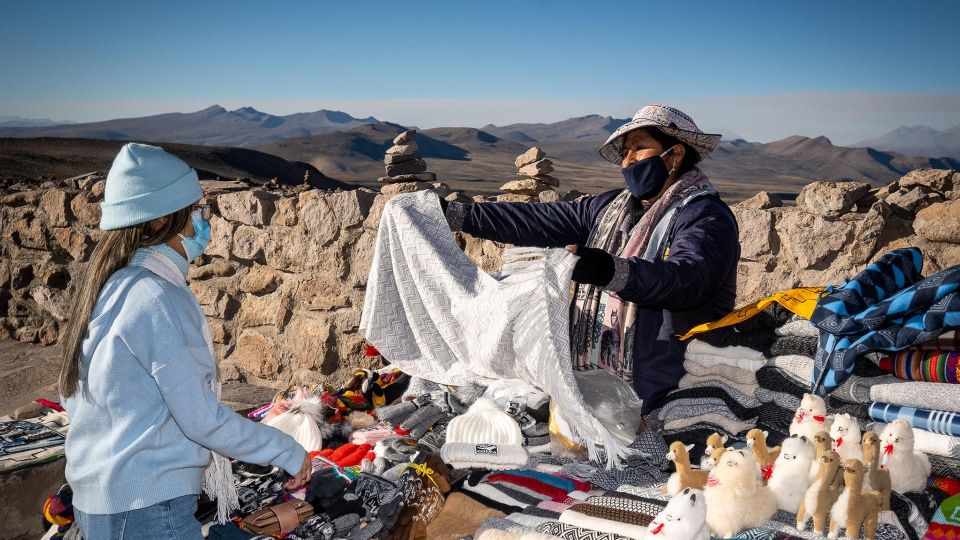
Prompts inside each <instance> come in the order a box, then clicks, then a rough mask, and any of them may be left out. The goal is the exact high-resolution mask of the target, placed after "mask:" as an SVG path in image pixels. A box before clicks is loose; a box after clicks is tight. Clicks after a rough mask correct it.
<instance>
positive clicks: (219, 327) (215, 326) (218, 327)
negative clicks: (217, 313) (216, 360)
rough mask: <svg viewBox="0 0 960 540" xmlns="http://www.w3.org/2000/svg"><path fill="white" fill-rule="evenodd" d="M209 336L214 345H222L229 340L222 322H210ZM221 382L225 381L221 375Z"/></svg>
mask: <svg viewBox="0 0 960 540" xmlns="http://www.w3.org/2000/svg"><path fill="white" fill-rule="evenodd" d="M210 334H211V338H212V339H213V342H214V343H220V344H224V343H227V341H228V340H229V339H230V332H229V331H228V330H227V326H226V325H225V324H223V322H222V321H210ZM221 380H225V379H223V377H222V374H221Z"/></svg>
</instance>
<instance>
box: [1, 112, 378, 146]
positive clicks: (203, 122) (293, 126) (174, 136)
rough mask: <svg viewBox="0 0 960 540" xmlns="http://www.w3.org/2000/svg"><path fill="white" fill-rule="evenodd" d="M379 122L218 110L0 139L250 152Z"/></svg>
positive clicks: (15, 130)
mask: <svg viewBox="0 0 960 540" xmlns="http://www.w3.org/2000/svg"><path fill="white" fill-rule="evenodd" d="M375 122H377V119H376V118H373V117H372V116H371V117H368V118H354V117H353V116H350V115H349V114H347V113H344V112H340V111H328V110H324V109H321V110H319V111H315V112H310V113H296V114H290V115H287V116H274V115H272V114H267V113H264V112H260V111H258V110H256V109H254V108H252V107H243V108H240V109H237V110H234V111H228V110H226V109H224V108H223V107H221V106H219V105H214V106H212V107H207V108H206V109H203V110H202V111H197V112H192V113H166V114H158V115H154V116H143V117H138V118H120V119H116V120H105V121H102V122H88V123H83V124H69V125H57V126H48V127H0V137H71V138H85V139H113V140H120V139H122V140H146V141H164V142H179V143H184V144H203V145H212V146H236V147H245V148H252V147H256V146H263V145H265V144H269V143H271V142H274V141H279V140H282V139H289V138H291V137H303V136H307V135H319V134H323V133H331V132H334V131H341V130H345V129H351V128H354V127H356V126H359V125H363V124H372V123H375Z"/></svg>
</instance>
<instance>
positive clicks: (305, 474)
mask: <svg viewBox="0 0 960 540" xmlns="http://www.w3.org/2000/svg"><path fill="white" fill-rule="evenodd" d="M312 474H313V464H312V463H311V462H310V454H309V453H307V454H304V455H303V466H302V467H300V472H298V473H297V474H295V475H293V476H291V477H290V479H289V480H287V481H286V482H285V483H284V484H283V488H284V489H286V490H288V491H293V490H297V489H300V488H301V487H303V486H305V485H306V484H307V482H309V481H310V476H311V475H312Z"/></svg>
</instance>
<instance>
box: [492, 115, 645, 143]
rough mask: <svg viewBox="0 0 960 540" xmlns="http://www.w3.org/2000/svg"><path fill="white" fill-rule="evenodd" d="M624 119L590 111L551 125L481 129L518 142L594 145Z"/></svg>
mask: <svg viewBox="0 0 960 540" xmlns="http://www.w3.org/2000/svg"><path fill="white" fill-rule="evenodd" d="M627 120H628V119H627V118H613V117H612V116H600V115H598V114H591V115H588V116H578V117H575V118H568V119H566V120H561V121H559V122H554V123H551V124H509V125H506V126H495V125H493V124H488V125H486V126H483V127H482V128H480V129H482V130H483V131H486V132H487V133H490V134H491V135H496V136H497V137H501V138H504V139H508V140H511V141H516V142H520V143H527V142H533V141H537V142H550V141H570V140H589V141H591V142H593V143H594V144H596V141H597V140H601V142H603V141H602V139H606V138H607V137H608V136H610V134H611V133H613V132H614V131H615V130H616V129H617V128H618V127H620V126H621V125H622V124H623V123H625V122H626V121H627Z"/></svg>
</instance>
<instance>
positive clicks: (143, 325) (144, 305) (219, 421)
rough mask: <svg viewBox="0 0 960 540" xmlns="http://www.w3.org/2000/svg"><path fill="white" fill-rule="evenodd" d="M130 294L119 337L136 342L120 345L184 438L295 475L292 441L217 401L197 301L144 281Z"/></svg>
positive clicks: (297, 462) (299, 462)
mask: <svg viewBox="0 0 960 540" xmlns="http://www.w3.org/2000/svg"><path fill="white" fill-rule="evenodd" d="M134 292H135V293H136V298H137V300H136V301H134V302H131V307H130V308H128V309H126V310H125V314H124V318H123V321H122V322H121V324H123V325H124V326H125V329H124V332H123V335H126V336H137V337H138V339H135V340H134V339H125V340H124V342H125V344H126V346H127V348H128V349H129V350H130V352H131V353H133V355H134V356H135V357H136V358H137V360H138V361H139V362H140V363H141V364H142V365H143V367H144V369H146V370H147V371H148V372H149V373H150V375H151V376H152V377H153V379H154V381H155V382H156V385H157V388H158V389H159V391H160V394H161V396H162V397H163V401H164V403H165V404H166V406H167V409H168V410H169V411H170V415H171V416H172V417H173V420H174V421H175V422H176V423H177V426H179V427H180V430H181V431H182V432H183V434H184V435H185V436H186V437H187V438H188V439H190V440H192V441H193V442H195V443H197V444H199V445H200V446H203V447H204V448H207V449H209V450H212V451H214V452H217V453H219V454H222V455H224V456H229V457H232V458H236V459H240V460H243V461H247V462H250V463H256V464H258V465H275V466H277V467H280V468H282V469H284V470H285V471H287V472H288V473H290V474H296V473H297V472H299V471H300V467H301V466H303V457H304V454H305V451H304V449H303V448H302V447H301V446H300V445H299V444H297V442H296V441H294V440H293V438H292V437H290V436H289V435H287V434H285V433H283V432H281V431H279V430H277V429H275V428H273V427H270V426H266V425H263V424H258V423H256V422H253V421H251V420H248V419H246V418H243V417H242V416H240V415H239V414H237V413H235V412H233V411H232V410H230V408H229V407H227V406H226V405H224V404H222V403H220V400H219V399H217V396H216V394H215V393H214V390H213V388H212V386H211V382H212V381H213V380H214V378H215V377H216V362H215V360H214V358H213V357H212V356H211V354H210V349H209V348H208V346H207V343H206V340H205V339H204V337H203V330H202V327H201V325H202V324H205V323H206V321H205V320H204V318H203V317H202V315H201V314H200V313H199V310H197V307H196V306H195V305H193V304H192V303H191V302H193V303H195V302H196V299H195V298H193V297H192V295H191V294H190V293H189V292H187V291H184V290H180V289H179V288H177V289H176V290H171V289H170V288H167V287H165V286H157V285H156V282H154V283H153V284H151V283H150V282H149V281H146V280H144V281H142V282H141V284H140V285H139V286H138V288H137V289H136V290H135V291H134Z"/></svg>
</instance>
